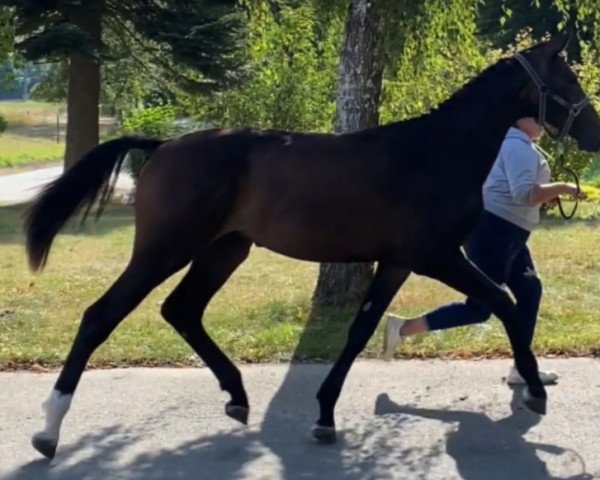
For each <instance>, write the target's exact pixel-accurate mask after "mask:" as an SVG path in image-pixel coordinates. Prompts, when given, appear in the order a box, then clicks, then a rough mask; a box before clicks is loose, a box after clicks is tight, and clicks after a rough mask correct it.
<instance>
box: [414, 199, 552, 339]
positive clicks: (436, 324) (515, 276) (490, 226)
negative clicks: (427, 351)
mask: <svg viewBox="0 0 600 480" xmlns="http://www.w3.org/2000/svg"><path fill="white" fill-rule="evenodd" d="M529 233H530V232H528V231H527V230H523V229H522V228H520V227H518V226H516V225H514V224H513V223H511V222H508V221H506V220H504V219H502V218H500V217H498V216H496V215H493V214H492V213H490V212H487V211H486V212H484V214H483V216H482V219H481V221H480V223H479V225H478V226H477V227H476V228H475V230H474V231H473V232H472V233H471V235H470V236H469V238H468V240H467V242H466V244H465V245H464V249H465V253H466V255H467V257H468V258H469V260H470V261H471V262H473V263H474V264H475V265H477V267H479V269H480V270H481V271H483V272H484V273H485V274H486V275H487V276H488V277H490V278H491V279H492V280H493V281H494V282H496V283H497V284H499V285H503V284H506V285H507V286H508V288H509V289H510V291H511V292H512V294H513V296H514V298H515V300H516V304H517V309H518V311H519V314H520V319H521V321H522V322H524V327H525V328H524V332H525V333H526V338H527V340H528V342H529V344H530V345H531V343H532V341H533V335H534V332H535V324H536V320H537V315H538V310H539V307H540V301H541V298H542V282H541V281H540V279H539V278H538V276H537V274H536V271H535V266H534V264H533V260H532V258H531V253H530V252H529V248H527V239H528V238H529ZM491 314H492V312H491V311H490V309H489V308H488V307H487V306H485V305H483V304H481V303H479V302H477V301H476V300H473V299H471V298H467V300H466V301H465V302H463V303H451V304H448V305H444V306H442V307H440V308H438V309H436V310H434V311H432V312H430V313H428V314H426V315H425V318H426V321H427V325H428V326H429V329H430V330H445V329H447V328H454V327H462V326H464V325H471V324H474V323H482V322H485V321H486V320H488V319H489V318H490V316H491Z"/></svg>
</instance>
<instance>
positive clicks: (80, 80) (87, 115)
mask: <svg viewBox="0 0 600 480" xmlns="http://www.w3.org/2000/svg"><path fill="white" fill-rule="evenodd" d="M99 4H100V2H99ZM69 20H70V21H71V22H72V23H73V24H75V25H77V26H78V27H79V28H81V29H82V30H83V31H85V32H86V33H87V34H88V35H90V37H91V38H92V41H93V42H94V44H95V45H96V46H98V47H99V46H100V41H101V35H102V9H101V7H100V5H99V6H98V7H97V8H90V9H87V10H85V11H77V12H73V13H72V14H70V15H69ZM99 103H100V64H99V63H98V62H97V61H96V60H94V59H93V58H91V57H88V56H86V55H83V54H81V53H76V52H73V53H71V55H70V57H69V84H68V91H67V145H66V150H65V169H67V168H70V167H71V166H72V165H74V164H75V163H76V162H77V161H78V160H79V159H80V158H81V157H82V156H83V155H84V154H85V153H87V152H88V151H89V150H90V149H91V148H93V147H95V146H96V145H98V141H99V132H98V130H99V126H98V123H99V116H100V115H99V114H100V112H99Z"/></svg>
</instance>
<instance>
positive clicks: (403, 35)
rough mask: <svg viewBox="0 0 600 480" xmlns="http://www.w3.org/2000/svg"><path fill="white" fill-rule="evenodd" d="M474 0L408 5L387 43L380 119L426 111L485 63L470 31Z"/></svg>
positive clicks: (474, 15)
mask: <svg viewBox="0 0 600 480" xmlns="http://www.w3.org/2000/svg"><path fill="white" fill-rule="evenodd" d="M476 7H477V2H476V1H472V0H452V1H446V0H426V1H425V2H422V3H419V2H414V3H413V4H412V5H411V8H413V11H412V12H411V13H412V15H411V17H410V18H404V22H402V23H401V24H398V25H396V26H395V28H396V29H397V31H396V32H395V33H391V34H390V35H391V37H390V39H389V40H388V43H391V42H392V39H393V45H391V46H388V50H389V52H390V53H388V55H394V56H395V57H396V62H395V63H392V62H391V61H389V60H388V64H389V65H390V67H389V69H388V75H387V76H386V79H385V80H384V91H383V102H382V106H381V118H382V121H383V122H390V121H399V120H404V119H407V118H411V117H415V116H418V115H421V114H423V113H426V112H428V111H430V110H431V109H432V108H434V107H436V106H437V105H439V103H441V102H442V101H444V100H445V99H446V98H448V97H449V96H450V95H451V94H452V93H453V92H454V91H456V90H457V89H458V88H460V86H462V85H463V83H465V82H466V81H467V80H468V78H469V77H471V76H473V75H475V74H477V73H478V72H479V71H480V70H481V69H482V68H483V66H484V65H485V64H486V59H485V57H484V55H483V54H482V50H483V45H482V44H481V42H480V40H479V39H478V37H477V35H476V33H477V32H476V29H475V20H476V18H477V8H476Z"/></svg>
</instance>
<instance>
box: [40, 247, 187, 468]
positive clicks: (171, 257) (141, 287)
mask: <svg viewBox="0 0 600 480" xmlns="http://www.w3.org/2000/svg"><path fill="white" fill-rule="evenodd" d="M174 252H177V253H174ZM157 259H160V260H159V261H157ZM190 259H191V255H189V256H188V255H186V254H185V253H183V250H177V249H176V248H167V246H166V245H163V246H162V248H152V249H147V250H143V251H140V250H136V251H134V254H133V256H132V259H131V261H130V262H129V265H128V266H127V267H126V269H125V271H124V272H123V273H122V274H121V276H120V277H119V278H118V279H117V280H116V281H115V283H114V284H113V285H112V286H111V287H110V288H109V289H108V291H107V292H106V293H105V294H104V295H103V296H102V297H100V299H99V300H97V301H96V302H95V303H94V304H93V305H91V306H90V307H89V308H88V309H87V310H86V311H85V313H84V315H83V318H82V321H81V324H80V326H79V331H78V332H77V335H76V337H75V340H74V342H73V345H72V347H71V350H70V352H69V354H68V356H67V359H66V361H65V364H64V366H63V369H62V371H61V372H60V374H59V376H58V379H57V381H56V384H55V386H54V389H53V390H52V393H51V394H50V397H49V398H48V400H47V401H46V402H44V404H43V409H44V410H45V413H46V424H45V427H44V429H43V430H42V431H40V432H38V433H36V434H35V435H34V436H33V438H32V444H33V447H34V448H35V449H36V450H37V451H39V452H40V453H41V454H42V455H44V456H45V457H48V458H53V457H54V455H55V453H56V448H57V445H58V440H59V436H60V428H61V424H62V421H63V419H64V417H65V415H66V414H67V411H68V410H69V407H70V404H71V399H72V398H73V394H74V392H75V389H76V388H77V384H78V383H79V380H80V378H81V375H82V374H83V371H84V370H85V366H86V364H87V362H88V360H89V358H90V356H91V355H92V354H93V353H94V351H95V350H96V349H97V348H98V347H99V346H100V345H101V344H102V343H103V342H104V341H105V340H106V339H107V338H108V337H109V336H110V334H111V333H112V332H113V331H114V329H115V328H116V327H117V326H118V325H119V323H121V321H122V320H123V319H124V318H125V317H126V316H127V315H128V314H129V313H130V312H131V311H132V310H133V309H134V308H135V307H137V305H138V304H139V303H140V302H141V301H142V300H143V299H144V298H145V297H146V295H148V293H150V291H151V290H152V289H154V288H155V287H156V286H158V285H159V284H160V283H162V282H163V281H164V280H165V279H166V278H167V277H169V276H170V275H172V274H173V273H175V272H176V271H177V270H179V269H181V268H183V267H184V266H185V264H186V263H188V262H189V260H190Z"/></svg>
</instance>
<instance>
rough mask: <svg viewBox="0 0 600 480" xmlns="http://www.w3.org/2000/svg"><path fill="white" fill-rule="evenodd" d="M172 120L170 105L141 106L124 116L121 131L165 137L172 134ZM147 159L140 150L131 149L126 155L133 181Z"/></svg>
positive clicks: (172, 109)
mask: <svg viewBox="0 0 600 480" xmlns="http://www.w3.org/2000/svg"><path fill="white" fill-rule="evenodd" d="M174 121H175V110H174V108H173V107H172V106H171V105H157V106H154V107H148V108H143V109H141V110H138V111H137V112H135V113H133V114H132V115H130V116H128V117H125V119H124V120H123V131H124V133H126V134H138V135H147V136H150V137H157V138H165V137H169V136H170V135H171V134H172V132H173V122H174ZM147 161H148V158H147V155H145V154H144V152H142V151H132V152H130V154H129V155H128V161H127V163H126V168H127V170H128V171H129V172H130V174H131V176H132V177H133V179H134V180H135V181H137V179H138V178H139V176H140V173H141V172H142V170H143V168H144V166H145V165H146V163H147Z"/></svg>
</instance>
